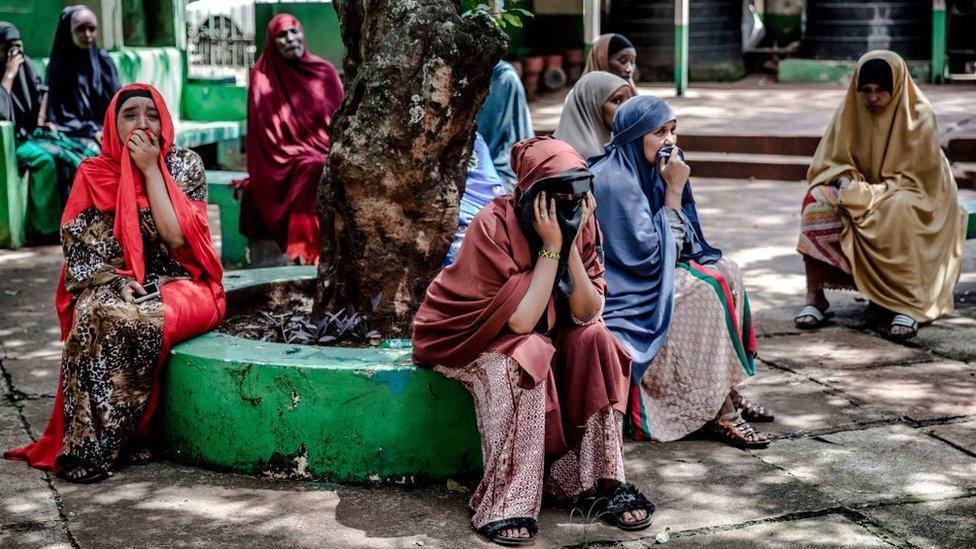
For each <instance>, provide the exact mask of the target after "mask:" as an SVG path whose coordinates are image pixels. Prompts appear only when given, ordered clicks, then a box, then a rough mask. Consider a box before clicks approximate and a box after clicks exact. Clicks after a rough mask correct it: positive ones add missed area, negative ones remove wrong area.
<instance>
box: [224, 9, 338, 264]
mask: <svg viewBox="0 0 976 549" xmlns="http://www.w3.org/2000/svg"><path fill="white" fill-rule="evenodd" d="M289 27H297V28H299V29H301V23H299V22H298V19H296V18H295V17H294V16H293V15H290V14H287V13H282V14H278V15H276V16H275V17H274V18H273V19H271V21H270V22H268V27H267V33H266V34H265V40H264V52H263V53H262V54H261V57H260V58H258V61H257V63H255V64H254V68H253V69H251V83H250V86H249V88H248V98H247V105H248V117H247V171H248V176H249V179H248V181H247V182H246V183H245V184H244V186H245V188H246V193H245V204H244V205H243V206H242V207H243V208H244V210H245V212H244V213H247V211H248V210H252V209H253V210H255V211H253V213H250V214H248V215H242V216H241V220H242V224H241V229H242V232H244V234H246V235H247V236H250V237H251V238H273V239H274V240H276V241H277V242H278V244H279V245H280V246H282V249H285V246H286V244H287V240H288V233H289V232H298V233H302V232H304V233H308V232H309V231H312V230H313V229H312V228H304V230H303V229H297V228H295V227H289V222H290V217H291V216H292V214H294V213H301V214H305V216H306V217H307V218H308V222H314V220H315V213H316V198H317V197H316V192H315V191H316V189H317V188H318V184H319V179H320V178H321V176H322V167H323V166H324V159H325V156H326V155H327V154H328V153H329V147H330V144H331V143H330V140H329V133H328V130H329V126H330V125H331V124H332V117H333V115H334V114H335V112H336V110H337V109H338V108H339V104H340V103H342V99H343V97H344V95H343V90H342V81H341V80H340V79H339V74H338V73H337V72H336V70H335V67H333V66H332V64H331V63H329V62H328V61H326V60H324V59H322V58H321V57H318V56H316V55H313V54H312V53H309V52H308V50H306V51H305V52H304V53H303V54H302V56H301V57H299V58H298V59H295V60H288V59H285V58H284V57H283V56H282V55H281V53H280V52H279V51H278V47H277V45H276V44H275V37H276V36H277V35H278V33H280V32H281V31H283V30H284V29H287V28H289ZM310 160H311V161H313V163H315V166H314V168H312V169H308V168H309V166H307V165H305V164H303V162H307V161H310ZM268 233H270V234H268ZM314 233H315V234H316V235H317V234H318V227H317V226H316V227H314ZM314 253H315V255H317V253H318V250H317V249H316V250H314Z"/></svg>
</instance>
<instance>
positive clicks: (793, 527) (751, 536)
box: [647, 515, 891, 549]
mask: <svg viewBox="0 0 976 549" xmlns="http://www.w3.org/2000/svg"><path fill="white" fill-rule="evenodd" d="M647 541H648V542H652V541H653V538H652V539H650V540H647ZM662 547H666V548H668V549H696V548H714V547H723V548H731V547H734V548H736V549H748V548H756V549H759V548H762V549H796V548H799V547H802V548H804V549H816V548H824V549H826V548H832V549H833V548H845V547H850V548H858V549H860V548H865V549H867V548H875V547H877V548H881V547H886V548H887V547H891V546H890V545H889V544H888V543H886V542H885V541H884V540H883V539H881V538H879V537H878V536H876V535H874V534H873V533H872V532H871V531H869V530H868V529H866V528H864V527H863V526H861V525H859V524H857V523H855V522H852V521H850V520H848V519H846V518H844V517H843V516H841V515H827V516H824V517H814V518H808V519H802V520H791V521H777V522H767V523H761V524H756V525H753V526H749V527H746V528H739V529H735V530H726V531H722V532H715V533H710V534H702V535H697V536H692V537H689V538H676V539H672V540H671V541H669V542H668V543H667V544H666V545H662Z"/></svg>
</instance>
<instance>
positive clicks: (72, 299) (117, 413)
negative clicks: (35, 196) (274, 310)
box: [6, 84, 225, 483]
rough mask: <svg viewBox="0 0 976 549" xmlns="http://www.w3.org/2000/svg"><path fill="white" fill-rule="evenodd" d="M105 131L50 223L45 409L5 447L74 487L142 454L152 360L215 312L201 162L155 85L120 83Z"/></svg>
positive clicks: (219, 301)
mask: <svg viewBox="0 0 976 549" xmlns="http://www.w3.org/2000/svg"><path fill="white" fill-rule="evenodd" d="M104 127H105V140H104V147H103V148H102V154H101V156H98V157H93V158H89V159H87V160H85V161H84V162H83V163H82V164H81V167H80V168H79V170H78V175H77V177H76V178H75V184H74V186H73V187H72V189H71V195H70V196H69V198H68V203H67V206H66V207H65V212H64V215H63V217H62V220H61V242H62V248H63V251H64V261H65V262H64V268H63V269H62V274H61V278H60V281H59V283H58V289H57V298H56V306H57V310H58V316H59V318H60V321H61V334H62V337H63V339H64V353H63V355H62V360H61V373H60V379H59V385H58V392H57V397H56V399H55V403H54V409H53V410H52V412H51V419H50V422H49V423H48V426H47V429H46V430H45V432H44V436H42V437H41V438H40V439H39V440H38V441H37V442H36V443H33V444H30V445H28V446H25V447H23V448H20V449H16V450H12V451H10V452H8V453H7V454H6V457H8V458H10V459H20V460H23V461H27V462H28V463H29V464H30V465H32V466H34V467H39V468H42V469H52V470H54V471H55V472H57V473H58V474H59V475H61V476H62V477H64V478H65V479H67V480H69V481H72V482H79V483H90V482H96V481H99V480H103V479H105V478H107V477H108V476H110V475H111V473H112V471H114V470H116V469H117V468H119V467H122V466H125V465H138V464H142V463H145V462H147V461H148V460H150V459H151V458H152V453H151V450H150V448H151V445H150V443H151V440H150V437H149V435H150V432H149V426H150V424H151V420H152V414H153V411H154V409H155V403H156V398H157V394H158V386H159V385H158V382H157V374H158V370H159V369H158V366H159V364H160V363H161V362H162V361H164V360H165V359H166V357H167V356H168V354H169V348H170V346H171V345H173V344H175V343H178V342H180V341H183V340H184V339H187V338H190V337H193V336H195V335H198V334H201V333H203V332H205V331H207V330H210V329H212V328H213V327H215V326H216V325H217V324H218V323H220V320H221V318H222V317H223V314H224V309H225V299H224V292H223V288H222V286H221V276H222V268H221V265H220V261H219V260H218V258H217V256H216V254H215V253H214V250H213V246H212V245H211V242H210V231H209V229H208V226H207V183H206V180H205V178H204V169H203V162H202V161H201V160H200V157H199V156H197V154H196V153H194V152H192V151H190V150H188V149H183V148H180V147H176V146H174V145H173V124H172V121H171V120H170V116H169V113H168V112H167V110H166V105H165V103H164V102H163V100H162V98H161V97H160V96H159V93H158V92H157V91H156V90H155V89H153V88H152V87H150V86H147V85H145V84H132V85H130V86H126V87H125V88H123V89H122V90H121V91H120V92H119V93H118V94H117V95H116V97H115V98H114V99H113V100H112V102H111V104H110V108H109V110H108V113H107V114H106V115H105V126H104ZM146 287H158V288H159V291H158V293H155V294H150V293H149V292H147V291H146ZM94 410H98V414H97V415H95V414H93V411H94Z"/></svg>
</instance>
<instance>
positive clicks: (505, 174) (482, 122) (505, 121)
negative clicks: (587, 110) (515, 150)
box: [477, 61, 535, 192]
mask: <svg viewBox="0 0 976 549" xmlns="http://www.w3.org/2000/svg"><path fill="white" fill-rule="evenodd" d="M477 123H478V133H480V134H481V136H482V137H484V138H485V142H486V143H488V150H489V151H490V152H491V158H492V161H493V162H494V163H495V171H497V172H498V175H500V176H501V177H502V179H503V180H504V181H505V190H506V191H507V192H513V191H514V190H515V183H516V177H515V170H514V169H513V168H512V166H511V164H510V159H511V156H512V154H511V153H512V146H513V145H515V144H516V143H518V142H519V141H522V140H523V139H528V138H530V137H532V136H534V135H535V131H533V130H532V117H531V115H530V114H529V104H528V103H527V102H526V100H525V88H524V87H522V80H521V79H520V78H519V75H518V73H516V72H515V68H514V67H512V65H510V64H508V63H506V62H505V61H499V62H498V64H497V65H495V69H494V71H493V72H492V73H491V88H490V89H489V90H488V97H486V98H485V104H484V105H482V106H481V110H480V111H479V112H478V119H477Z"/></svg>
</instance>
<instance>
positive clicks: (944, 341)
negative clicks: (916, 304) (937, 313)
mask: <svg viewBox="0 0 976 549" xmlns="http://www.w3.org/2000/svg"><path fill="white" fill-rule="evenodd" d="M960 312H963V313H964V314H968V315H973V310H972V309H969V310H967V311H960ZM973 316H974V317H970V316H961V315H958V314H956V315H951V316H948V317H944V318H940V319H939V320H938V321H936V322H934V323H932V324H931V325H929V326H923V327H922V328H921V329H920V330H919V331H918V335H917V336H916V337H915V339H914V340H913V341H912V343H913V344H915V345H918V346H920V347H922V348H924V349H927V350H929V351H930V352H932V353H936V354H938V355H939V356H943V357H945V358H951V359H953V360H961V361H964V362H970V361H976V315H973Z"/></svg>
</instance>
